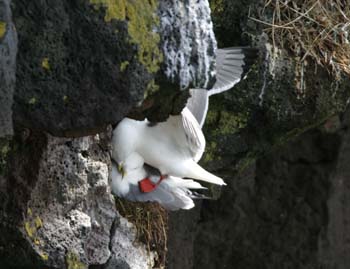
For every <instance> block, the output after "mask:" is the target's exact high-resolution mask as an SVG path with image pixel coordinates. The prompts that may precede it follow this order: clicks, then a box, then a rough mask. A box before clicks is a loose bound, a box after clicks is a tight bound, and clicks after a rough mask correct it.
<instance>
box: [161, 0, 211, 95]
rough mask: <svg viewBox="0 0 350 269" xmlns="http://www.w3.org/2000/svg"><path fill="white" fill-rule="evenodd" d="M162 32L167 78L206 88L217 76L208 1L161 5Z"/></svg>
mask: <svg viewBox="0 0 350 269" xmlns="http://www.w3.org/2000/svg"><path fill="white" fill-rule="evenodd" d="M159 12H160V15H159V16H160V32H161V37H162V48H163V53H164V65H165V67H164V70H165V74H166V75H167V77H169V78H170V79H171V80H173V81H174V82H175V81H176V82H177V83H178V84H180V87H181V88H182V89H185V88H187V87H189V86H190V85H191V86H192V87H197V88H206V87H210V85H211V84H213V82H214V81H213V79H214V76H215V51H216V39H215V36H214V32H213V24H212V22H211V17H210V8H209V3H208V1H207V0H199V1H197V0H190V1H176V0H163V1H160V2H159Z"/></svg>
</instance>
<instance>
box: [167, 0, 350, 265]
mask: <svg viewBox="0 0 350 269" xmlns="http://www.w3.org/2000/svg"><path fill="white" fill-rule="evenodd" d="M267 2H270V1H267ZM267 2H266V3H267ZM296 2H298V1H296ZM266 3H265V2H264V1H225V0H224V1H211V4H212V11H213V21H214V25H216V29H215V30H216V37H217V39H218V44H219V47H220V46H221V47H225V46H232V45H233V44H244V43H245V44H254V45H255V46H260V47H261V51H262V52H264V53H262V55H261V57H260V59H259V60H258V62H257V64H256V65H254V66H253V67H252V70H251V72H250V73H249V74H248V76H247V79H246V80H245V81H243V82H241V83H240V84H239V85H238V87H236V88H234V89H232V90H231V91H228V92H225V93H223V94H220V95H218V96H213V97H212V98H211V99H210V105H209V106H210V108H209V113H208V117H207V119H206V123H205V125H204V130H205V134H206V139H207V151H206V154H205V156H204V158H203V160H201V162H202V164H203V165H204V166H205V167H207V168H210V169H211V170H212V171H213V172H214V173H216V174H218V175H220V176H222V177H223V178H224V179H225V181H226V182H227V183H228V186H226V187H224V188H222V189H221V190H217V189H214V188H213V189H212V192H213V194H214V195H216V196H217V197H220V198H218V200H217V201H203V203H202V206H201V208H200V210H198V209H197V210H196V211H192V212H190V213H189V212H176V213H174V214H171V215H170V216H171V217H170V235H169V236H170V240H173V241H172V242H169V259H168V260H169V265H168V267H169V268H204V267H205V268H242V269H243V268H244V269H247V268H269V269H270V268H347V267H348V266H349V265H348V259H347V257H348V256H349V253H348V244H347V243H346V242H345V241H346V236H345V233H346V229H347V224H346V223H347V210H346V209H344V208H347V203H348V198H347V195H346V184H347V183H346V182H347V179H346V177H347V176H346V173H347V169H346V168H345V166H344V165H345V162H347V160H348V157H349V156H348V154H349V152H348V148H347V144H348V142H347V137H348V127H347V126H348V124H349V121H348V113H347V114H345V115H344V113H343V112H344V110H345V108H346V107H347V102H348V100H349V85H350V83H349V78H348V76H345V75H344V76H343V77H342V78H341V79H340V80H337V79H336V78H335V77H334V76H332V75H331V73H330V72H328V71H327V70H326V69H325V68H322V67H320V66H318V65H317V64H316V63H315V62H314V61H313V60H312V59H311V58H309V57H306V59H307V60H306V62H307V63H305V62H301V61H300V60H301V57H300V55H296V54H295V53H294V51H293V48H292V47H289V46H287V45H286V44H285V46H284V47H281V46H278V44H274V40H273V38H272V34H271V28H269V27H265V26H266V25H263V24H261V23H259V22H258V21H263V22H264V21H266V22H270V23H271V19H272V17H273V16H272V14H273V10H272V11H271V10H269V9H268V8H267V7H265V8H264V6H265V4H266ZM298 3H300V2H298ZM281 9H282V8H281ZM248 11H249V12H250V13H249V14H250V16H251V18H253V19H256V20H253V19H251V18H250V19H249V18H248ZM262 11H265V13H263V14H262ZM275 14H277V13H275ZM269 16H270V17H269ZM276 16H277V15H276ZM276 18H277V17H276ZM265 28H266V29H267V30H266V29H265ZM263 30H264V31H263ZM274 38H275V39H276V40H277V38H280V36H277V34H276V33H275V36H274ZM295 42H296V43H295V44H294V45H295V46H296V45H297V42H298V39H296V41H295ZM289 45H290V44H289ZM301 66H303V68H304V69H302V71H301ZM301 85H302V87H301ZM319 126H321V127H319ZM184 223H186V225H183V224H184ZM178 234H185V235H186V237H185V236H184V237H179V236H177V235H178ZM183 249H186V253H187V255H186V257H185V258H184V259H178V258H177V254H178V253H179V252H180V251H183Z"/></svg>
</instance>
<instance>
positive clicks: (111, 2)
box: [90, 0, 126, 22]
mask: <svg viewBox="0 0 350 269" xmlns="http://www.w3.org/2000/svg"><path fill="white" fill-rule="evenodd" d="M90 3H91V4H93V5H94V6H95V7H98V6H103V7H105V8H106V15H105V21H106V22H110V21H111V20H112V19H117V20H125V16H126V0H90Z"/></svg>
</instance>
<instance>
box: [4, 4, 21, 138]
mask: <svg viewBox="0 0 350 269" xmlns="http://www.w3.org/2000/svg"><path fill="white" fill-rule="evenodd" d="M10 3H11V1H10V0H1V1H0V107H1V109H0V138H1V137H4V136H8V135H12V134H13V125H12V103H13V94H14V90H15V69H16V53H17V33H16V29H15V27H14V24H13V22H12V14H11V9H10Z"/></svg>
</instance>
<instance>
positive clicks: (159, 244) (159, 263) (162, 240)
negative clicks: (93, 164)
mask: <svg viewBox="0 0 350 269" xmlns="http://www.w3.org/2000/svg"><path fill="white" fill-rule="evenodd" d="M116 207H117V210H118V211H119V213H120V214H121V215H122V216H123V217H125V218H126V219H128V220H129V221H130V222H131V223H133V224H134V225H135V227H136V230H137V238H138V239H139V240H140V241H141V242H143V243H145V244H146V246H147V248H148V251H156V252H157V254H158V257H157V259H156V261H155V266H154V267H155V268H165V260H166V253H167V228H168V226H167V223H168V212H167V211H166V210H165V209H164V208H163V207H161V206H160V205H159V204H157V203H135V202H130V201H126V200H123V199H118V198H117V199H116Z"/></svg>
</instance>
